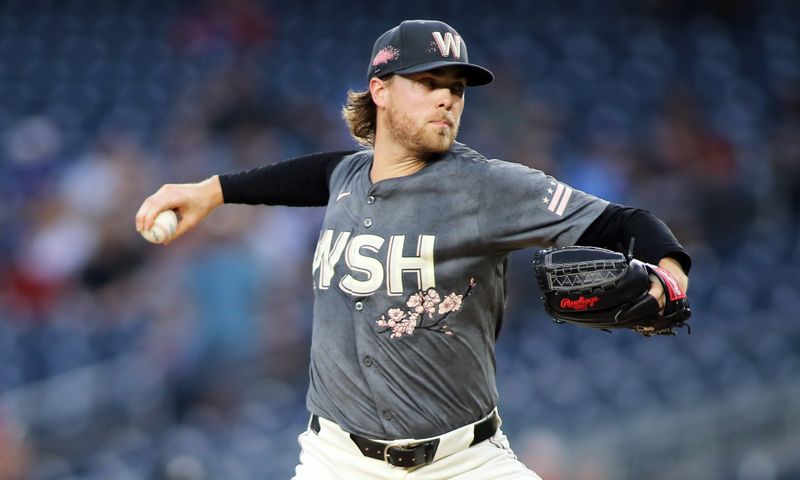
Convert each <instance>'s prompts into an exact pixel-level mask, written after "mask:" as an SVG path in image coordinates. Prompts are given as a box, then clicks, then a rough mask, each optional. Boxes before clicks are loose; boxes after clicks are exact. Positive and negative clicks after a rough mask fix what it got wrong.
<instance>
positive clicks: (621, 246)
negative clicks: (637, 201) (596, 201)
mask: <svg viewBox="0 0 800 480" xmlns="http://www.w3.org/2000/svg"><path fill="white" fill-rule="evenodd" d="M632 238H635V239H636V241H635V242H634V247H633V256H634V257H635V258H637V259H639V260H641V261H643V262H647V263H652V264H658V262H659V260H661V259H662V258H664V257H670V258H673V259H675V260H677V261H678V263H680V264H681V266H682V267H683V271H684V272H686V273H687V274H688V273H689V269H690V268H691V266H692V259H691V257H689V253H688V252H687V251H686V249H684V248H683V246H682V245H681V244H680V243H678V240H677V239H676V238H675V235H673V234H672V231H671V230H670V229H669V227H667V225H666V224H665V223H664V222H662V221H661V220H659V219H658V218H657V217H656V216H655V215H653V214H652V213H650V212H648V211H647V210H642V209H640V208H632V207H626V206H623V205H619V204H616V203H611V204H609V205H608V207H606V209H605V210H603V213H601V214H600V216H599V217H597V218H596V219H595V221H594V222H592V223H591V224H590V225H589V227H588V228H587V229H586V231H584V232H583V235H581V237H580V238H579V239H578V241H577V243H576V245H591V246H595V247H602V248H607V249H609V250H617V251H623V252H625V253H627V251H628V246H629V245H630V242H631V239H632Z"/></svg>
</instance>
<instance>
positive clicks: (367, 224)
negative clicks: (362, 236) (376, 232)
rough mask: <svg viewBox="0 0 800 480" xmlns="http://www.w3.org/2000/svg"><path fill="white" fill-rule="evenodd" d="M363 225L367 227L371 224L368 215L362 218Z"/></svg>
mask: <svg viewBox="0 0 800 480" xmlns="http://www.w3.org/2000/svg"><path fill="white" fill-rule="evenodd" d="M364 226H365V227H367V228H369V227H371V226H372V219H371V218H369V217H367V218H365V219H364Z"/></svg>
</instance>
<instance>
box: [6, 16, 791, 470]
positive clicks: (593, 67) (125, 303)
mask: <svg viewBox="0 0 800 480" xmlns="http://www.w3.org/2000/svg"><path fill="white" fill-rule="evenodd" d="M431 17H436V18H440V19H442V20H445V21H447V22H448V23H450V24H451V25H453V26H454V27H456V28H457V29H458V30H459V31H460V32H461V33H462V35H464V37H465V39H466V40H467V43H468V45H469V50H470V56H471V59H473V60H475V61H477V62H480V63H482V64H485V65H487V66H488V67H490V68H492V69H493V70H494V71H495V73H496V75H497V81H496V82H495V84H493V85H492V86H490V87H488V88H484V89H474V90H471V91H470V92H469V93H468V95H467V97H468V101H467V109H466V112H465V115H464V119H463V127H462V133H461V135H460V139H461V140H462V141H463V142H465V143H467V144H469V145H471V146H473V147H475V148H477V149H478V150H480V151H482V152H483V153H485V154H486V155H488V156H491V157H497V158H504V159H507V160H512V161H517V162H521V163H525V164H528V165H531V166H534V167H537V168H540V169H543V170H545V171H547V172H549V173H552V174H553V175H555V176H556V177H558V178H559V179H561V180H563V181H566V182H569V183H571V184H573V185H574V186H576V187H578V188H581V189H583V190H586V191H589V192H592V193H595V194H597V195H600V196H603V197H605V198H607V199H610V200H613V201H617V202H622V203H626V204H630V205H635V206H640V207H643V208H647V209H649V210H651V211H653V212H654V213H656V214H657V215H658V216H659V217H661V218H662V219H664V220H665V221H666V222H667V223H668V224H669V225H670V226H671V227H672V228H673V230H674V231H675V232H676V233H677V235H678V237H679V238H680V239H681V240H682V241H683V242H684V244H685V245H686V246H687V247H688V248H689V250H690V251H691V252H692V253H693V255H694V268H693V270H692V276H691V288H690V294H691V299H692V302H693V307H694V309H695V314H694V317H693V319H692V322H691V323H692V326H693V331H692V334H691V335H686V334H685V333H683V332H682V333H681V334H679V335H678V336H677V337H673V338H655V339H645V338H640V337H639V336H636V335H634V334H625V333H617V334H614V335H607V334H605V333H603V332H595V331H588V330H582V329H577V328H571V327H566V326H559V325H555V324H552V323H551V322H550V321H549V320H548V318H547V317H546V316H545V315H544V313H543V311H542V309H541V307H540V305H539V303H538V300H537V297H538V293H537V292H536V290H535V287H534V282H533V279H532V274H531V271H530V268H529V262H530V258H531V254H532V252H530V251H523V252H518V253H516V254H514V255H513V257H512V269H511V273H512V277H513V278H512V282H511V287H510V288H511V293H510V299H509V306H508V317H507V319H506V323H505V326H504V331H503V333H502V335H501V337H500V341H499V344H498V351H497V356H498V380H499V388H500V391H501V402H500V409H501V413H502V415H503V416H504V418H505V420H506V422H505V425H504V429H505V430H506V432H507V433H508V434H509V436H510V437H511V440H512V445H513V446H515V449H516V451H517V453H518V454H519V455H520V456H521V457H522V458H523V459H524V460H525V461H526V462H527V463H528V464H529V465H530V466H531V467H532V468H533V469H535V470H536V471H537V472H539V473H540V474H541V475H542V476H543V477H544V478H545V479H547V480H559V479H560V480H566V479H572V480H590V479H591V480H612V479H630V480H633V479H637V480H638V479H667V478H670V479H672V478H691V479H704V480H717V479H719V480H722V479H735V480H788V479H798V478H800V318H798V317H799V316H800V287H798V285H800V235H799V234H800V3H798V2H795V1H793V0H763V1H755V0H696V1H691V0H653V1H635V0H581V1H577V0H576V1H574V2H571V1H558V0H539V1H535V2H534V1H531V2H529V1H524V0H518V1H515V2H491V3H490V2H485V3H479V4H473V2H470V1H467V0H450V1H447V2H436V3H435V4H434V2H424V1H416V0H409V1H403V2H400V1H389V0H387V1H382V2H369V1H351V2H345V1H343V0H329V1H319V2H314V1H305V0H300V1H295V2H267V3H260V2H255V1H251V0H209V1H204V2H199V1H198V2H189V1H170V0H125V1H121V0H120V1H113V2H112V1H99V0H98V1H93V0H64V1H58V0H51V1H37V0H5V1H3V2H2V3H0V158H1V159H2V162H0V189H2V202H0V231H2V236H0V246H1V248H0V478H2V479H35V480H55V479H70V480H72V479H92V480H95V479H97V480H100V479H104V480H105V479H117V480H128V479H143V478H148V479H170V480H177V479H181V480H199V479H226V480H235V479H250V478H263V479H279V478H289V477H290V476H291V475H292V472H293V468H294V465H295V462H296V459H297V456H298V453H299V447H298V446H297V443H296V436H297V435H298V434H299V433H300V432H301V431H302V430H303V429H304V428H305V424H306V422H307V413H306V411H305V407H304V395H305V389H306V382H307V354H308V345H309V338H308V335H309V331H310V313H311V305H310V304H311V301H312V290H311V281H310V271H311V267H310V265H311V256H312V253H313V248H314V245H315V243H316V238H317V233H318V228H319V225H320V222H321V218H322V215H323V212H322V211H321V210H320V209H288V208H282V207H276V208H258V207H243V206H228V207H225V208H223V209H221V210H219V211H217V212H215V213H214V214H213V217H212V218H214V220H215V221H214V225H213V226H212V225H211V224H210V223H208V224H206V225H203V226H201V227H200V228H198V229H197V230H196V231H195V232H193V233H192V234H191V235H189V236H187V237H185V238H183V239H181V240H180V241H179V242H177V243H175V244H174V245H172V246H170V247H167V248H164V247H156V246H153V245H149V244H147V243H145V242H144V241H143V240H142V239H141V238H140V237H139V236H138V234H137V233H136V232H135V230H134V226H133V216H134V213H135V211H136V210H137V208H138V206H139V204H140V203H141V201H142V200H143V199H144V198H145V197H146V196H147V195H148V194H150V193H152V192H153V191H154V190H155V189H156V188H157V187H158V186H159V185H161V184H162V183H166V182H188V181H197V180H200V179H202V178H205V177H207V176H210V175H212V174H214V173H219V172H226V171H234V170H241V169H246V168H251V167H253V166H256V165H261V164H264V163H269V162H273V161H276V160H279V159H283V158H286V157H289V156H292V155H295V154H301V153H307V152H311V151H319V150H325V149H339V148H350V147H351V146H353V143H352V142H351V141H350V139H349V138H348V135H347V132H346V129H345V127H344V125H343V123H342V122H341V121H340V120H339V116H338V110H339V108H340V106H341V103H342V102H343V100H344V95H345V92H346V90H347V89H348V88H356V89H360V88H363V87H364V86H365V84H366V82H365V79H364V74H365V71H366V63H367V61H368V56H369V52H370V49H371V46H372V42H373V41H374V39H375V38H376V37H377V36H378V35H379V34H380V33H382V32H383V31H385V30H386V29H388V28H390V27H392V26H394V25H396V24H397V23H399V21H401V20H402V19H404V18H431Z"/></svg>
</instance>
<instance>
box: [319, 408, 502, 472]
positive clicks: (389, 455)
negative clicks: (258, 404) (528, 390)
mask: <svg viewBox="0 0 800 480" xmlns="http://www.w3.org/2000/svg"><path fill="white" fill-rule="evenodd" d="M499 424H500V419H499V417H498V416H497V413H492V414H491V415H489V416H488V417H486V418H485V419H483V420H481V421H480V422H478V423H476V424H475V425H474V427H473V428H474V431H473V437H474V438H473V440H472V443H470V444H469V446H470V447H471V446H473V445H475V444H477V443H480V442H482V441H484V440H486V439H488V438H491V437H492V435H494V434H495V432H497V427H499ZM310 428H311V430H312V431H313V432H314V433H317V434H319V417H318V416H316V415H311V424H310ZM350 439H351V440H352V441H353V443H355V444H356V446H358V449H359V451H361V453H362V454H363V455H364V456H365V457H370V458H375V459H377V460H383V461H385V462H387V463H389V464H391V465H394V466H395V467H403V468H412V467H418V466H420V465H429V464H430V463H432V462H433V457H434V455H436V449H437V448H439V439H438V438H434V439H433V440H429V441H427V442H421V443H412V444H409V445H387V444H385V443H381V442H376V441H373V440H370V439H368V438H364V437H359V436H358V435H353V434H352V433H351V434H350Z"/></svg>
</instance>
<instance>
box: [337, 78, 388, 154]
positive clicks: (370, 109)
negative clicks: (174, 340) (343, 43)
mask: <svg viewBox="0 0 800 480" xmlns="http://www.w3.org/2000/svg"><path fill="white" fill-rule="evenodd" d="M393 77H394V76H393V75H390V76H389V77H387V78H385V79H383V80H384V82H386V83H387V84H388V83H390V82H391V81H392V78H393ZM342 118H344V121H345V123H347V128H348V129H350V135H352V137H353V139H355V141H356V142H358V143H360V144H361V145H363V146H365V147H374V146H375V130H376V128H377V126H378V107H377V106H376V105H375V102H373V101H372V93H370V91H369V90H367V91H365V92H357V91H355V90H348V92H347V103H345V104H344V106H343V107H342Z"/></svg>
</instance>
